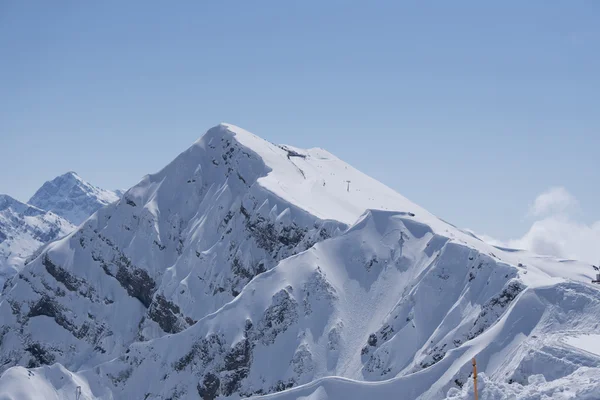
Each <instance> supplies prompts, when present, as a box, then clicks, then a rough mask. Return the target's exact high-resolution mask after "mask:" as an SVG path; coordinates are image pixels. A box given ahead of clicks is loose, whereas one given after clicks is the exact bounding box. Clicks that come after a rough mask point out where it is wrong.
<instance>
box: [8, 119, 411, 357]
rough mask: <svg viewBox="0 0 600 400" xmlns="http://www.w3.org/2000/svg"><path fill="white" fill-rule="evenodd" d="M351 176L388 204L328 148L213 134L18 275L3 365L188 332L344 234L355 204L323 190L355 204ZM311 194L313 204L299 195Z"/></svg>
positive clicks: (223, 130) (224, 130)
mask: <svg viewBox="0 0 600 400" xmlns="http://www.w3.org/2000/svg"><path fill="white" fill-rule="evenodd" d="M298 160H301V161H298ZM342 171H348V172H344V173H345V174H347V175H345V176H341V177H338V178H332V177H333V176H335V175H334V174H336V173H339V174H341V173H342ZM353 174H354V175H353ZM348 175H349V176H350V177H351V178H352V180H353V181H354V182H355V183H356V185H355V186H354V188H353V190H355V193H356V196H357V198H361V199H363V201H364V202H365V203H366V202H367V201H369V198H376V196H377V194H378V191H379V192H381V193H383V194H384V196H382V200H381V201H383V202H384V203H385V202H386V201H387V202H388V205H390V204H392V200H391V197H392V196H393V192H392V191H391V190H389V189H388V188H386V187H384V186H383V185H381V184H378V183H376V182H375V181H373V180H371V179H370V178H368V177H366V176H364V175H362V174H360V173H358V172H356V171H354V170H352V169H351V168H350V167H349V166H347V165H346V164H344V163H343V162H341V161H340V160H338V159H336V158H335V157H333V156H331V155H329V154H328V153H326V152H324V151H321V150H314V151H308V152H301V151H300V150H297V149H296V150H292V149H290V148H287V147H280V146H276V145H272V144H270V143H268V142H265V141H264V140H262V139H259V138H257V137H256V136H254V135H252V134H250V133H248V132H245V131H243V130H238V129H236V128H232V127H230V126H226V125H220V126H218V127H216V128H214V129H211V130H210V131H209V132H208V133H207V134H206V135H204V136H203V137H202V138H201V139H200V140H199V141H198V142H197V143H195V144H194V145H193V146H192V147H191V148H190V149H188V150H187V151H185V152H184V153H182V154H181V155H180V156H179V157H177V159H175V160H174V161H173V162H172V163H171V164H169V165H168V166H167V167H165V168H164V169H163V170H162V171H160V172H158V173H157V174H154V175H149V176H147V177H145V178H144V179H143V180H142V181H141V182H140V183H139V184H138V185H136V186H135V187H133V188H131V189H130V190H128V191H127V192H126V193H125V194H124V196H123V198H122V199H121V200H119V201H118V202H117V203H113V204H111V205H109V206H107V207H106V208H103V209H101V210H99V211H98V212H97V213H96V214H95V216H94V217H92V218H90V219H89V220H87V221H86V222H85V223H84V224H83V225H82V226H81V227H80V228H79V229H78V230H77V231H75V232H74V233H72V234H71V235H69V236H68V237H66V238H64V239H62V240H60V241H57V242H55V243H52V244H51V245H49V246H48V247H47V248H46V249H45V251H44V252H43V253H42V254H40V255H39V256H38V257H37V258H36V259H35V260H34V261H32V262H31V263H30V264H29V265H28V267H27V268H26V269H25V270H24V271H23V273H22V274H20V275H19V276H18V277H16V278H15V280H14V281H13V282H12V286H11V287H10V288H9V289H7V293H6V294H5V299H4V301H3V302H2V303H0V314H1V315H2V317H3V318H6V319H4V321H7V323H8V324H9V325H11V327H12V328H13V329H11V330H10V332H8V333H7V334H6V335H5V336H4V339H3V341H2V354H1V355H0V356H2V357H3V360H2V361H3V364H4V362H6V363H7V364H4V365H5V367H6V366H8V365H10V364H13V365H14V364H20V365H31V366H35V365H38V364H44V363H47V362H48V360H55V361H60V362H62V363H64V364H65V365H66V366H67V367H69V368H79V367H80V366H83V365H92V364H94V363H96V362H99V361H100V360H105V359H110V358H113V357H115V356H117V355H118V354H120V352H121V351H123V350H124V348H125V347H126V346H127V345H129V344H130V343H131V342H133V341H135V340H147V339H150V338H154V337H158V336H162V335H164V334H165V333H176V332H179V331H181V330H183V329H185V328H187V327H188V326H190V325H191V324H193V323H194V322H195V321H197V320H198V319H200V318H202V317H204V316H205V315H207V314H209V313H211V312H213V311H215V310H217V309H218V308H219V307H221V306H222V305H224V304H226V303H227V302H229V301H230V300H232V299H233V298H234V297H236V296H237V295H238V294H239V293H240V292H241V291H242V289H243V288H244V287H245V285H246V284H247V283H248V282H249V281H250V280H251V279H252V278H253V277H254V276H256V275H258V274H260V273H262V272H264V271H267V270H269V269H271V268H273V267H274V266H275V265H276V264H277V262H278V261H279V260H282V259H285V258H287V257H289V256H291V255H294V254H296V253H299V252H301V251H304V250H306V249H308V248H310V247H311V246H312V245H313V244H314V243H317V242H319V241H322V240H324V239H326V238H328V237H331V236H335V235H337V234H339V232H341V231H342V230H344V229H346V227H347V225H346V224H345V221H346V220H349V219H350V218H352V215H353V214H358V213H359V212H361V209H360V207H358V206H356V205H353V203H352V202H351V201H350V200H348V199H346V200H345V203H344V202H343V201H340V202H339V203H340V204H339V205H338V206H336V204H335V203H336V202H335V201H332V200H330V201H328V202H326V201H321V199H320V198H319V193H321V195H320V196H321V197H323V196H324V194H326V193H327V191H332V192H334V191H335V190H336V189H334V188H333V187H335V186H337V191H338V192H339V193H338V194H337V196H338V197H339V198H344V197H348V196H352V194H353V193H352V192H351V191H350V192H349V191H348V189H347V186H346V182H344V179H343V178H345V177H346V176H348ZM324 183H325V184H324ZM361 184H362V186H361ZM328 186H329V187H328ZM311 188H315V189H314V192H315V193H316V194H315V198H314V199H311V197H310V196H308V195H306V194H305V193H304V192H305V191H309V190H311ZM321 188H324V189H321ZM361 189H364V192H365V193H367V194H365V195H362V194H361V193H360V191H361ZM386 196H389V197H390V198H386ZM398 197H399V196H398ZM399 198H400V199H402V198H401V197H399ZM296 199H301V200H303V201H297V202H291V200H296ZM298 203H300V204H298ZM330 214H331V215H333V216H334V217H339V219H338V220H334V219H328V218H327V216H328V215H330ZM340 220H341V221H340ZM15 305H18V306H15ZM9 321H10V322H9ZM50 332H54V333H53V334H52V335H50V334H49V333H50ZM34 345H35V346H40V347H43V351H42V353H43V354H44V356H43V357H40V356H39V354H40V352H37V351H34V353H35V354H34V353H32V352H31V349H37V347H35V346H34ZM31 346H34V347H31ZM9 354H10V355H9Z"/></svg>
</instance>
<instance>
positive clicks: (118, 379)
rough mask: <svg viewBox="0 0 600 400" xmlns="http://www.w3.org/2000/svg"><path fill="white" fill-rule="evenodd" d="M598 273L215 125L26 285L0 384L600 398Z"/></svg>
mask: <svg viewBox="0 0 600 400" xmlns="http://www.w3.org/2000/svg"><path fill="white" fill-rule="evenodd" d="M69 179H71V178H69ZM347 181H350V186H349V190H348V183H347ZM594 272H595V271H594V270H593V268H592V266H590V265H588V264H585V263H581V262H577V261H568V260H560V259H556V258H551V257H541V256H538V255H535V254H531V253H528V252H525V251H518V250H513V249H503V248H498V247H494V246H492V245H489V244H487V243H485V242H483V241H481V240H479V239H478V238H477V237H476V236H475V235H473V234H472V233H469V232H467V231H463V230H460V229H458V228H456V227H454V226H453V225H451V224H449V223H447V222H445V221H443V220H441V219H439V218H437V217H436V216H434V215H432V214H431V213H429V212H427V211H426V210H424V209H422V208H421V207H419V206H417V205H415V204H414V203H412V202H410V201H409V200H407V199H406V198H404V197H403V196H401V195H399V194H397V193H395V192H394V191H392V190H391V189H389V188H388V187H386V186H384V185H382V184H381V183H379V182H377V181H375V180H373V179H372V178H369V177H368V176H366V175H364V174H362V173H361V172H359V171H357V170H355V169H354V168H352V167H351V166H349V165H348V164H346V163H344V162H343V161H341V160H339V159H338V158H336V157H335V156H333V155H331V154H330V153H328V152H326V151H325V150H322V149H309V150H304V149H299V148H295V147H291V146H283V145H275V144H272V143H269V142H266V141H264V140H262V139H260V138H259V137H258V136H255V135H253V134H251V133H249V132H247V131H245V130H243V129H241V128H238V127H235V126H233V125H230V124H221V125H219V126H217V127H215V128H212V129H210V130H209V131H208V132H207V133H206V134H205V135H204V136H202V137H201V138H200V139H199V140H198V141H197V142H196V143H194V144H193V145H192V146H191V147H190V148H189V149H188V150H186V151H184V152H183V153H182V154H180V155H179V156H178V157H177V158H176V159H175V160H174V161H173V162H171V163H170V164H169V165H167V166H166V167H165V168H163V169H162V170H161V171H159V172H157V173H155V174H152V175H148V176H146V177H144V178H143V179H142V180H141V182H140V183H138V184H137V185H135V186H134V187H132V188H130V189H129V190H127V191H126V192H125V193H124V194H123V197H122V198H121V199H120V200H118V201H117V202H114V203H111V204H108V205H106V206H105V207H104V208H101V209H100V210H98V211H97V212H96V213H95V214H94V215H93V216H92V217H90V218H89V219H87V220H86V221H85V222H84V223H82V224H81V225H80V226H79V227H78V228H77V229H76V230H75V231H74V232H72V233H71V234H69V235H67V236H66V237H63V238H61V239H59V240H57V241H54V242H52V243H50V244H48V245H47V246H46V247H45V248H44V249H43V250H42V251H41V252H40V253H39V254H37V255H36V257H35V259H33V260H32V261H31V262H30V263H28V265H27V266H26V267H25V268H24V269H23V271H22V272H21V274H19V275H18V276H16V277H15V278H13V280H12V281H11V282H10V285H8V286H7V289H6V290H5V292H4V295H3V298H2V299H1V300H0V318H1V319H2V321H3V326H4V327H5V329H4V330H2V331H0V365H4V366H3V367H2V369H3V370H6V371H5V372H4V374H3V375H2V377H1V378H0V393H9V396H13V397H12V398H20V397H19V396H26V395H29V396H31V397H34V396H35V395H37V394H38V393H46V392H48V393H55V392H53V391H56V393H59V394H60V395H62V394H63V393H65V396H67V395H68V393H69V391H71V390H72V389H73V385H76V383H77V382H81V384H79V383H77V385H79V386H82V388H83V389H85V394H86V396H89V398H115V399H127V398H138V397H140V395H141V394H143V395H144V396H145V398H146V399H164V398H170V397H171V398H180V399H187V398H198V396H201V397H203V398H205V399H213V398H215V397H217V396H221V397H223V398H239V397H240V396H241V397H249V396H255V397H257V398H258V397H261V396H262V397H265V398H270V399H271V398H273V399H275V398H277V399H296V398H306V399H340V398H347V399H354V398H356V399H358V398H365V397H367V398H369V397H370V398H397V397H398V395H399V394H402V396H403V398H407V399H417V398H419V399H443V398H448V399H456V400H458V399H463V398H465V399H466V398H471V397H472V386H470V385H471V384H472V383H470V382H471V380H470V378H469V373H470V369H471V359H472V358H473V357H476V358H477V362H478V366H479V370H480V372H481V375H480V398H481V399H482V400H483V399H503V398H531V399H533V398H540V397H539V396H538V397H535V396H536V394H539V393H543V394H544V395H547V396H549V397H551V398H598V396H597V395H598V390H600V389H599V388H600V382H599V380H598V378H596V376H597V375H598V374H597V372H598V370H597V368H596V367H597V365H599V362H600V356H598V353H597V351H596V350H595V348H594V347H593V346H592V344H593V343H595V342H597V340H595V336H594V337H592V336H590V335H597V334H595V332H597V331H598V327H599V323H598V322H597V321H598V315H600V291H599V289H598V287H597V286H594V285H592V284H591V283H590V281H591V278H592V276H593V274H594ZM55 363H56V364H55ZM48 364H51V366H48ZM52 364H53V365H52ZM23 366H29V368H27V369H25V368H23ZM36 367H37V368H36ZM51 371H54V372H51ZM31 373H33V374H35V377H36V378H35V379H34V378H33V377H31V376H30V375H29V374H31ZM57 377H58V378H57ZM60 377H64V378H63V379H60ZM67 377H68V378H67ZM30 378H31V379H30ZM65 379H66V381H65V382H68V384H64V385H63V384H62V383H61V382H62V381H64V380H65ZM470 388H471V389H470ZM61 390H62V392H61ZM469 390H471V392H470V391H469ZM276 392H280V393H276ZM0 396H1V395H0ZM57 396H58V395H57ZM503 396H504V397H503ZM506 396H508V397H506ZM510 396H512V397H510ZM528 396H529V397H528ZM552 396H554V397H552ZM560 396H562V397H560ZM569 396H570V397H569ZM586 396H587V397H586ZM594 396H596V397H594ZM8 398H10V397H8Z"/></svg>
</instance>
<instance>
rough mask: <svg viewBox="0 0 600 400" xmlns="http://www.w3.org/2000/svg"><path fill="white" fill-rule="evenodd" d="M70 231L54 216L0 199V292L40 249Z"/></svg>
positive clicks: (10, 198) (66, 223) (16, 202)
mask: <svg viewBox="0 0 600 400" xmlns="http://www.w3.org/2000/svg"><path fill="white" fill-rule="evenodd" d="M73 229H75V227H74V226H73V225H72V224H71V223H70V222H69V221H67V220H65V219H63V218H61V217H59V216H58V215H55V214H53V213H51V212H48V211H44V210H40V209H39V208H36V207H32V206H30V205H28V204H24V203H21V202H20V201H18V200H15V199H13V198H12V197H10V196H6V195H0V288H1V287H2V286H3V285H4V282H5V280H6V279H8V278H9V277H11V276H12V275H14V274H15V273H16V272H17V271H18V270H19V269H20V268H21V267H22V266H23V264H24V262H25V260H26V259H27V258H28V257H30V256H31V255H32V254H33V253H34V252H35V251H36V250H37V249H38V248H39V247H40V246H42V245H43V244H45V243H48V242H50V241H52V240H55V239H57V238H59V237H61V236H64V235H66V234H67V233H68V232H70V231H72V230H73Z"/></svg>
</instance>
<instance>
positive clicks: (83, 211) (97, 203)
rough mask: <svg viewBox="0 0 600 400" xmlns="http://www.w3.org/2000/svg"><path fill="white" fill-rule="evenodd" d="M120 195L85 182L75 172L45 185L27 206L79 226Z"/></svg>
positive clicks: (117, 192)
mask: <svg viewBox="0 0 600 400" xmlns="http://www.w3.org/2000/svg"><path fill="white" fill-rule="evenodd" d="M121 195H122V192H120V191H110V190H105V189H101V188H99V187H96V186H94V185H92V184H90V183H88V182H86V181H84V180H83V179H81V177H80V176H79V175H77V174H76V173H75V172H67V173H66V174H63V175H61V176H58V177H56V178H54V179H53V180H51V181H48V182H46V183H44V184H43V185H42V187H41V188H39V189H38V191H37V192H35V194H34V195H33V196H32V197H31V199H29V202H28V203H29V204H31V205H33V206H36V207H38V208H41V209H42V210H48V211H52V212H53V213H54V214H56V215H59V216H61V217H63V218H65V219H66V220H68V221H70V222H71V223H72V224H74V225H79V224H81V223H82V222H83V221H84V220H85V219H86V218H88V217H89V216H90V215H92V214H93V213H95V212H96V211H97V210H98V209H100V208H101V207H104V206H105V205H107V204H110V203H114V202H115V201H117V200H118V199H119V198H120V197H121Z"/></svg>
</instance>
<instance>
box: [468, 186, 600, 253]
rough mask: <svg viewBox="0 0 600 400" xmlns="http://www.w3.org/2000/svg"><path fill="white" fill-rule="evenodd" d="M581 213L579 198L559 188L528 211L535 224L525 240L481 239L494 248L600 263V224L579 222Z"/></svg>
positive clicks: (547, 194) (545, 194) (548, 191)
mask: <svg viewBox="0 0 600 400" xmlns="http://www.w3.org/2000/svg"><path fill="white" fill-rule="evenodd" d="M580 211H581V210H580V207H579V202H578V201H577V199H576V198H575V197H574V196H573V195H572V194H571V193H569V192H568V191H567V190H566V189H565V188H563V187H556V188H552V189H549V190H547V191H545V192H544V193H542V194H540V195H539V196H538V197H536V199H535V200H534V202H533V203H532V205H531V207H530V209H529V212H528V214H529V216H530V217H534V218H535V221H534V222H533V224H532V226H531V228H529V230H528V231H527V233H525V235H523V236H522V237H521V238H518V239H512V240H509V241H507V242H501V241H498V240H496V239H494V238H492V237H489V236H487V235H478V236H479V237H480V238H481V239H482V240H485V241H487V242H489V243H490V244H493V245H503V246H506V247H513V248H520V249H526V250H529V251H532V252H534V253H538V254H544V255H552V256H556V257H560V258H569V259H576V260H581V261H586V262H590V263H594V264H597V263H598V262H599V261H600V221H597V222H593V223H591V224H587V223H582V222H579V221H577V220H576V219H575V216H576V215H577V214H579V213H580Z"/></svg>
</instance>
